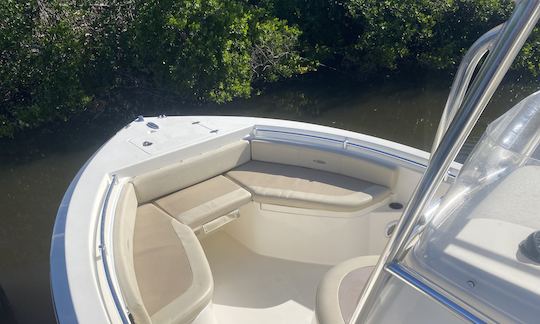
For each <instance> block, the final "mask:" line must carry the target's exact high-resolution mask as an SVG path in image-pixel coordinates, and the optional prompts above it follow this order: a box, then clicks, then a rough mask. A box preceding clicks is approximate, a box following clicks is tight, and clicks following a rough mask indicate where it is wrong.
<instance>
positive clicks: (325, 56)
mask: <svg viewBox="0 0 540 324" xmlns="http://www.w3.org/2000/svg"><path fill="white" fill-rule="evenodd" d="M512 8H513V1H511V0H503V1H499V0H399V1H398V0H337V1H329V0H310V1H306V0H102V1H95V0H77V1H75V0H26V1H22V0H0V137H4V136H13V134H15V133H16V132H17V131H20V130H24V129H28V128H33V127H39V126H41V125H43V124H46V123H50V122H54V121H66V120H69V119H70V118H72V117H73V116H76V115H77V114H80V113H81V112H83V111H86V110H91V111H96V110H99V109H103V108H102V107H103V105H101V104H100V103H101V102H102V101H103V100H105V101H106V100H107V98H108V97H110V96H114V95H115V93H116V92H117V91H119V90H122V89H125V88H129V89H131V88H136V89H145V90H159V92H160V93H166V94H172V95H174V96H175V97H177V98H181V99H183V100H187V101H212V102H218V103H222V102H226V101H230V100H232V99H234V98H237V97H249V96H250V95H251V94H252V92H253V88H254V87H257V86H259V85H261V84H263V83H267V82H275V81H277V80H280V79H283V78H290V77H292V76H294V75H298V74H302V73H305V72H308V71H312V70H315V69H316V68H317V67H318V66H319V65H322V66H328V67H332V68H334V69H337V70H340V71H343V72H346V73H348V74H350V75H353V76H359V77H365V76H368V75H370V73H376V72H380V71H385V70H392V69H398V68H401V67H404V66H412V67H414V68H428V69H429V68H430V69H454V68H455V65H456V64H457V63H458V62H459V61H460V59H461V57H462V56H463V53H464V51H465V50H466V48H468V47H469V46H470V45H471V44H472V42H473V41H474V40H475V39H477V38H478V37H479V36H480V35H481V34H482V33H484V32H485V31H487V30H488V29H489V28H492V27H494V26H495V25H497V24H499V23H501V22H502V21H504V20H505V19H506V18H507V17H508V16H509V15H510V13H511V10H512ZM514 67H515V68H516V69H520V70H521V71H527V73H529V74H531V75H534V76H536V77H537V76H538V75H540V30H538V29H536V30H535V32H534V33H533V36H532V37H531V39H530V41H529V42H528V43H527V44H526V46H525V48H524V50H523V51H522V54H521V55H520V57H519V58H518V60H517V62H516V64H515V65H514Z"/></svg>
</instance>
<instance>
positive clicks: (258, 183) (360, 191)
mask: <svg viewBox="0 0 540 324" xmlns="http://www.w3.org/2000/svg"><path fill="white" fill-rule="evenodd" d="M226 175H227V177H229V178H231V179H233V180H234V181H236V182H238V183H239V184H241V185H242V186H244V187H245V188H246V189H248V190H249V191H250V192H251V193H252V194H253V195H254V197H253V198H254V200H256V201H259V202H262V203H269V204H275V205H284V206H292V207H299V208H310V209H322V210H334V211H354V210H359V209H362V208H365V207H368V206H370V205H372V204H374V203H377V202H379V201H381V200H383V199H384V198H386V197H388V196H389V195H390V189H389V188H387V187H384V186H380V185H376V184H374V183H371V182H367V181H363V180H359V179H355V178H351V177H347V176H343V175H340V174H335V173H331V172H326V171H320V170H314V169H308V168H304V167H297V166H291V165H284V164H278V163H267V162H260V161H251V162H248V163H246V164H243V165H241V166H239V167H237V168H235V169H233V170H232V171H229V172H227V174H226Z"/></svg>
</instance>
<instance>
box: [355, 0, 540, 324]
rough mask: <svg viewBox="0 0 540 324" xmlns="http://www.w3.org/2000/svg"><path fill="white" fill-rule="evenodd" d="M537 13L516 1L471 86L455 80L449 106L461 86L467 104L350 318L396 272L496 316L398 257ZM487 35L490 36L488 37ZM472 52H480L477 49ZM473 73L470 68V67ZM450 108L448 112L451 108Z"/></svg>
mask: <svg viewBox="0 0 540 324" xmlns="http://www.w3.org/2000/svg"><path fill="white" fill-rule="evenodd" d="M539 17H540V0H522V1H520V2H518V3H517V4H516V8H515V9H514V12H513V13H512V16H511V17H510V19H509V20H508V21H507V22H506V23H504V24H503V26H502V27H501V30H500V31H499V32H498V33H497V37H496V42H495V43H494V45H493V47H492V48H491V50H490V51H489V54H488V56H487V58H486V60H485V62H484V64H482V66H481V68H480V70H479V72H478V75H477V77H476V78H475V79H474V80H473V83H472V85H471V86H470V88H469V90H468V91H465V89H467V85H466V84H461V83H460V84H459V85H456V90H455V92H454V93H455V94H451V96H452V97H453V96H455V99H453V98H452V97H451V98H449V100H448V101H449V102H450V105H449V107H457V106H454V105H456V104H455V103H459V101H460V100H457V99H459V94H460V93H461V91H465V92H464V97H463V98H464V99H463V104H462V105H460V108H459V110H457V111H456V113H455V116H454V117H453V118H452V120H451V123H450V124H449V126H448V128H447V129H444V128H446V127H445V126H444V125H445V124H443V125H442V126H444V128H443V130H445V131H444V132H443V133H444V134H443V135H442V137H441V139H440V144H438V145H437V146H436V148H435V150H434V152H433V154H432V156H431V159H430V163H429V166H428V168H427V169H426V172H425V173H424V175H423V177H422V179H421V180H420V183H419V184H418V186H417V188H416V189H415V191H414V193H413V195H412V197H411V199H410V201H409V203H408V205H407V207H406V208H405V210H404V212H403V215H402V217H401V218H400V221H399V223H398V225H397V226H396V229H395V230H394V234H393V235H392V237H391V238H390V240H389V242H388V244H387V245H386V247H385V249H384V251H383V253H382V254H381V257H380V259H379V261H378V263H377V265H376V267H375V269H374V270H373V274H372V276H371V277H370V278H369V280H368V282H367V283H366V285H365V287H364V290H363V292H362V295H361V297H360V299H359V302H358V304H357V307H356V310H355V312H354V314H353V316H352V318H351V321H350V322H349V323H350V324H355V323H356V324H360V323H365V322H367V319H368V316H369V314H370V311H371V309H372V307H373V306H374V304H375V302H376V299H377V297H378V296H379V294H380V292H381V291H382V289H383V288H384V286H385V285H386V284H387V283H388V282H389V280H390V279H391V278H397V279H398V280H401V281H403V282H405V283H406V284H407V285H408V286H410V287H413V288H414V289H415V290H417V291H419V292H421V293H422V294H424V295H425V296H427V297H429V298H430V299H432V300H434V301H436V302H437V303H439V304H440V305H442V306H444V307H445V308H447V309H449V310H450V311H452V312H453V313H455V314H457V315H458V316H461V317H462V318H463V319H465V320H468V321H472V322H479V323H483V322H488V321H494V320H495V321H496V319H493V318H491V317H490V316H489V315H487V314H484V313H482V312H480V311H479V310H477V309H474V308H473V307H471V306H470V305H468V304H467V303H465V302H463V301H462V300H461V299H460V298H459V296H453V295H452V294H450V293H449V292H447V291H445V290H444V289H442V288H440V287H438V286H437V285H436V284H434V283H431V282H429V281H428V280H426V279H425V278H422V277H421V276H420V275H418V274H413V273H409V272H404V271H401V270H403V267H401V266H400V261H401V260H403V258H404V256H405V254H406V253H407V251H408V250H409V249H410V248H411V244H409V243H410V242H411V239H414V237H415V236H416V235H417V234H418V231H416V228H417V225H418V224H419V221H420V220H421V218H422V217H421V216H422V213H423V211H424V209H425V207H426V206H427V205H428V203H429V202H430V201H431V200H432V198H433V196H434V194H435V192H436V190H437V189H438V187H439V185H440V184H441V182H442V181H443V179H444V177H445V175H446V174H447V172H448V169H449V167H450V165H451V163H452V162H453V161H454V159H455V158H456V156H457V154H458V153H459V150H460V149H461V147H462V146H463V144H464V143H465V140H466V139H467V137H468V135H469V134H470V132H471V131H472V129H473V127H474V125H475V124H476V122H477V121H478V118H479V117H480V115H481V114H482V112H483V110H484V109H485V107H486V106H487V104H488V102H489V100H490V99H491V97H492V96H493V93H494V92H495V90H496V89H497V87H498V86H499V84H500V82H501V81H502V78H503V77H504V75H505V74H506V72H507V71H508V69H509V68H510V65H511V64H512V62H513V61H514V59H515V57H516V56H517V54H518V52H519V51H520V50H521V48H522V47H523V44H524V43H525V41H526V40H527V38H528V36H529V35H530V33H531V32H532V30H533V28H534V27H535V25H536V23H537V22H538V19H539ZM492 31H493V30H492ZM491 37H494V36H491ZM486 38H487V40H489V38H490V37H489V36H488V37H486ZM484 42H486V43H487V42H488V41H486V40H483V41H482V42H481V43H484ZM482 48H483V46H478V50H475V51H474V52H477V53H481V52H482V51H481V49H482ZM471 53H473V52H471ZM478 55H480V54H478ZM471 56H473V57H476V55H473V54H471ZM480 58H481V57H480ZM480 58H479V59H478V61H479V60H480ZM471 63H473V61H471ZM466 66H471V67H472V64H468V63H466ZM463 69H465V67H464V68H463ZM470 69H471V68H470ZM470 69H468V70H470ZM465 70H467V69H465ZM472 70H474V69H472ZM473 72H474V71H473ZM469 73H471V74H472V72H469ZM462 74H463V76H461V77H460V76H459V75H458V76H457V77H456V79H457V81H456V82H459V79H460V78H463V80H465V81H467V77H466V76H467V73H465V72H463V73H462ZM461 89H463V90H461ZM460 90H461V91H460ZM453 102H454V103H453ZM453 109H456V108H453ZM450 110H452V109H450ZM450 110H449V111H448V113H451V111H450ZM446 122H447V121H445V122H444V123H446Z"/></svg>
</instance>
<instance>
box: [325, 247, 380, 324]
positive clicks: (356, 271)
mask: <svg viewBox="0 0 540 324" xmlns="http://www.w3.org/2000/svg"><path fill="white" fill-rule="evenodd" d="M378 259H379V256H378V255H371V256H362V257H357V258H354V259H350V260H347V261H345V262H342V263H340V264H338V265H336V266H335V267H333V268H332V269H330V271H328V272H327V273H326V275H325V276H324V278H323V279H322V281H321V283H320V284H319V287H318V289H317V297H316V305H315V315H316V317H317V321H318V323H319V324H346V323H349V321H350V319H351V317H352V315H353V313H354V311H355V309H356V305H357V303H358V299H359V298H360V295H361V294H362V290H363V289H364V285H365V284H366V282H367V281H368V279H369V276H370V275H371V272H372V271H373V268H374V267H375V265H376V264H377V261H378Z"/></svg>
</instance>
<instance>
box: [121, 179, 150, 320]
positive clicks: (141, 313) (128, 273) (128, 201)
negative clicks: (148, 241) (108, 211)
mask: <svg viewBox="0 0 540 324" xmlns="http://www.w3.org/2000/svg"><path fill="white" fill-rule="evenodd" d="M118 199H119V200H118V204H117V206H116V211H115V220H114V222H115V224H114V233H113V234H114V238H115V239H114V258H115V269H116V272H117V278H118V283H119V284H120V287H121V288H120V289H121V290H122V295H123V297H124V300H125V302H126V304H127V305H129V310H130V312H131V315H132V316H133V318H134V320H135V322H136V323H150V322H151V321H150V316H149V315H148V313H147V311H146V308H145V307H144V304H143V300H142V297H141V293H140V291H139V287H138V284H137V278H136V275H135V268H134V260H133V233H134V230H135V219H136V216H137V205H138V203H137V197H136V195H135V190H134V188H133V185H132V184H131V183H127V184H125V185H124V187H123V188H122V192H121V193H120V196H119V198H118Z"/></svg>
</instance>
